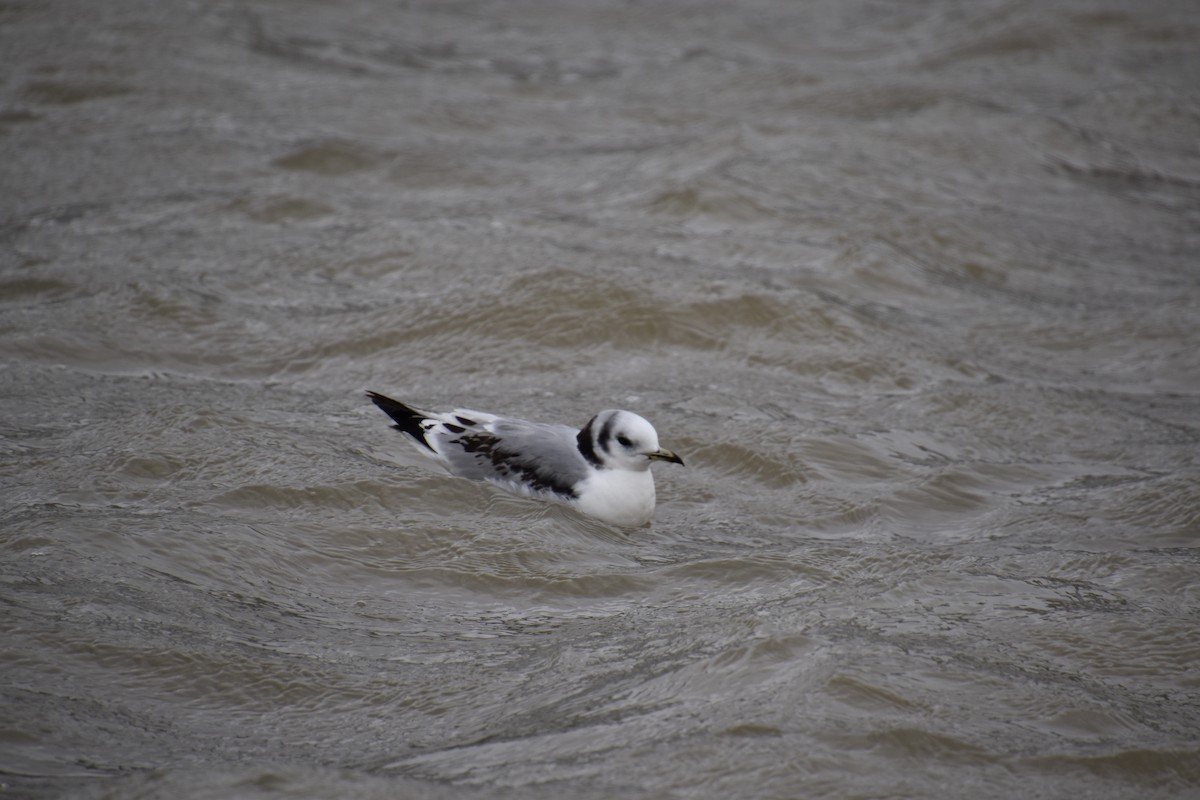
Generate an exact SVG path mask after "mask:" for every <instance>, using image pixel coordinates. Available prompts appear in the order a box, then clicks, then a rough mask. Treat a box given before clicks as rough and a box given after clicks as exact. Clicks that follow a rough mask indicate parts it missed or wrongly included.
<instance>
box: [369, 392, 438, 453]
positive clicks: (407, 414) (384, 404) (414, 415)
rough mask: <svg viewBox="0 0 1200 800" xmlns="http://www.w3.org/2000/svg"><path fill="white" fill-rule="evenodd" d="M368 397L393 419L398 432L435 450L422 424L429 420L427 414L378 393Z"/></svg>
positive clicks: (370, 394)
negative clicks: (427, 438) (426, 436)
mask: <svg viewBox="0 0 1200 800" xmlns="http://www.w3.org/2000/svg"><path fill="white" fill-rule="evenodd" d="M367 397H369V398H371V402H373V403H374V404H375V405H377V406H379V408H380V409H381V410H382V411H383V413H385V414H387V415H388V416H389V417H391V418H392V422H395V423H396V430H398V431H401V432H403V433H407V434H408V435H409V436H411V437H412V438H413V440H414V441H416V442H417V443H419V444H423V445H425V446H426V447H428V448H429V449H430V450H431V451H432V450H433V446H432V445H430V444H429V442H428V441H426V439H425V429H424V428H423V427H421V423H422V422H424V421H425V420H427V419H429V417H428V415H427V414H425V412H423V411H418V410H417V409H415V408H410V407H409V406H406V405H404V403H401V402H400V401H399V400H393V399H392V398H390V397H385V396H384V395H381V394H379V393H378V392H367ZM434 452H436V451H434Z"/></svg>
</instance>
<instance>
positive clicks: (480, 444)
mask: <svg viewBox="0 0 1200 800" xmlns="http://www.w3.org/2000/svg"><path fill="white" fill-rule="evenodd" d="M459 421H462V422H467V421H470V420H464V419H462V418H459ZM456 427H457V426H456ZM459 430H461V433H459V432H458V431H459ZM577 435H578V431H576V430H574V429H572V428H569V427H567V426H566V425H546V424H542V423H536V422H526V421H525V420H519V419H505V418H499V419H495V420H493V421H491V422H488V423H485V424H477V425H469V426H462V427H461V428H457V430H451V431H447V432H445V433H443V434H442V435H441V436H439V438H440V439H441V441H439V442H438V448H437V449H438V452H439V453H440V454H441V456H442V457H443V458H444V459H445V460H446V463H447V465H448V466H449V467H450V471H451V472H453V473H454V474H455V475H460V476H462V477H464V478H471V479H472V480H482V481H493V482H495V483H502V484H504V485H506V486H509V487H511V488H516V489H519V490H522V491H526V492H529V493H530V494H547V493H550V494H555V495H558V496H559V497H562V498H567V499H571V498H574V497H576V493H575V485H576V484H578V483H579V482H580V481H582V480H583V479H584V478H586V477H588V474H589V468H588V464H587V461H585V460H584V458H583V456H582V455H581V454H580V452H579V448H578V446H577V443H576V438H575V437H576V436H577Z"/></svg>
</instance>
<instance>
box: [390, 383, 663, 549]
mask: <svg viewBox="0 0 1200 800" xmlns="http://www.w3.org/2000/svg"><path fill="white" fill-rule="evenodd" d="M367 396H368V397H370V398H371V400H372V401H373V402H374V403H375V405H377V406H379V408H380V409H382V410H383V412H384V413H385V414H387V415H388V416H389V417H391V418H392V421H393V422H395V423H396V425H395V427H396V429H397V430H399V431H401V432H402V433H404V434H405V435H406V436H407V437H408V439H409V440H410V441H411V442H412V443H413V444H414V445H415V446H416V447H417V449H418V450H420V451H421V452H423V453H424V454H425V455H427V456H430V457H431V458H434V459H436V460H437V461H439V462H441V463H442V465H443V466H445V467H446V469H448V470H449V471H450V473H451V474H452V475H458V476H461V477H463V478H470V479H472V480H481V481H489V482H491V483H494V484H496V485H498V486H501V487H502V488H504V489H507V490H509V491H512V492H516V493H518V494H524V495H527V496H530V497H537V498H541V499H546V500H557V501H560V502H564V503H567V504H569V505H571V506H574V507H575V508H576V509H578V510H579V511H580V512H582V513H584V514H587V515H588V516H591V517H595V518H596V519H599V520H603V521H604V522H608V523H611V524H613V525H620V526H624V527H637V526H641V525H645V524H646V523H648V522H649V521H650V517H651V516H652V515H653V514H654V477H653V476H652V475H651V474H650V465H651V464H652V463H653V462H655V461H670V462H673V463H675V464H680V465H682V464H683V459H682V458H680V457H679V456H677V455H675V454H674V453H672V452H671V451H670V450H664V449H663V448H661V447H659V444H658V433H657V432H656V431H655V430H654V426H653V425H651V424H650V423H649V422H647V421H646V420H645V419H643V418H642V417H639V416H638V415H637V414H634V413H633V412H632V411H619V410H615V409H610V410H608V411H601V412H600V413H599V414H597V415H596V416H594V417H592V418H591V420H590V421H589V422H588V423H587V424H586V425H584V426H583V428H581V429H579V430H576V429H574V428H571V427H569V426H567V425H554V424H549V423H545V422H528V421H526V420H523V419H516V418H513V417H500V416H496V415H495V414H487V413H484V412H482V411H471V410H468V409H463V408H458V409H455V410H453V411H447V412H437V411H423V410H421V409H419V408H413V407H412V406H408V405H405V404H404V403H401V402H399V401H398V400H393V399H391V398H390V397H385V396H383V395H381V394H379V393H378V392H367Z"/></svg>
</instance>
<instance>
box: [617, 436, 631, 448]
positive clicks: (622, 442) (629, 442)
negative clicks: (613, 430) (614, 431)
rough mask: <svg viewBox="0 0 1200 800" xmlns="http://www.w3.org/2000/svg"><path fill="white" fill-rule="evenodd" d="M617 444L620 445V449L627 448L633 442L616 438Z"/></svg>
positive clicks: (624, 437)
mask: <svg viewBox="0 0 1200 800" xmlns="http://www.w3.org/2000/svg"><path fill="white" fill-rule="evenodd" d="M617 444H619V445H621V447H629V445H631V444H633V442H631V441H629V438H628V437H626V436H618V437H617Z"/></svg>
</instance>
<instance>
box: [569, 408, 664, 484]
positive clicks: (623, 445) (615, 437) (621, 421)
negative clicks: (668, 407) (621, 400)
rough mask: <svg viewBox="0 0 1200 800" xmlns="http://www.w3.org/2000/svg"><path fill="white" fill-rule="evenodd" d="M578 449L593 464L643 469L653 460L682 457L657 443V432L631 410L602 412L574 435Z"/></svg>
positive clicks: (600, 466)
mask: <svg viewBox="0 0 1200 800" xmlns="http://www.w3.org/2000/svg"><path fill="white" fill-rule="evenodd" d="M577 441H578V443H579V452H580V453H582V454H583V457H584V458H586V459H587V460H588V462H589V463H591V464H592V465H593V466H595V467H599V468H602V469H628V470H635V471H639V472H640V471H644V470H647V469H649V468H650V463H651V462H652V461H671V462H674V463H676V464H682V463H683V459H681V458H680V457H679V456H677V455H675V454H674V453H672V452H671V451H670V450H664V449H663V448H661V447H659V445H658V432H657V431H655V430H654V426H653V425H651V424H650V423H649V422H648V421H646V419H644V418H643V417H640V416H638V415H637V414H634V413H633V412H632V411H619V410H614V409H610V410H608V411H601V412H600V413H599V414H597V415H596V416H594V417H592V419H591V420H590V421H589V422H588V424H587V425H584V426H583V429H582V430H581V431H579V436H578V437H577Z"/></svg>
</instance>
